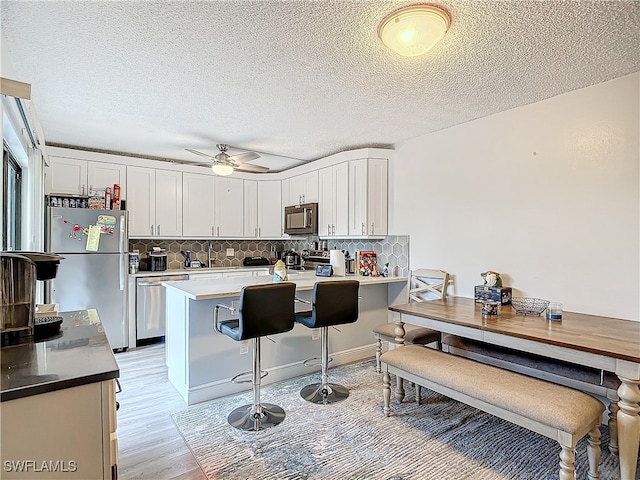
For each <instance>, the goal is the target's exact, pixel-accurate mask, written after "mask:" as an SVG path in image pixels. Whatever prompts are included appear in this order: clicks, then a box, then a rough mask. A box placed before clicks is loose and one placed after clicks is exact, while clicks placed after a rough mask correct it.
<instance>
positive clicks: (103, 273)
mask: <svg viewBox="0 0 640 480" xmlns="http://www.w3.org/2000/svg"><path fill="white" fill-rule="evenodd" d="M45 231H46V245H47V251H49V252H55V253H58V254H60V255H62V256H63V257H65V258H64V260H61V261H60V265H59V267H58V274H57V275H56V278H55V279H53V280H50V281H49V285H48V288H47V293H48V294H47V301H48V302H50V303H57V304H59V310H60V311H63V312H65V311H70V310H83V309H86V308H95V309H97V311H98V315H99V316H100V320H101V321H102V325H103V326H104V331H105V333H106V334H107V338H108V340H109V343H110V344H111V348H112V349H114V350H119V349H124V348H126V347H127V346H128V322H127V276H128V265H127V263H128V256H127V253H126V252H127V251H128V245H127V212H125V211H121V210H93V209H88V208H62V207H47V222H46V230H45Z"/></svg>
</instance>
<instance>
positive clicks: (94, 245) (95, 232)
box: [85, 225, 100, 252]
mask: <svg viewBox="0 0 640 480" xmlns="http://www.w3.org/2000/svg"><path fill="white" fill-rule="evenodd" d="M98 247H100V225H90V226H89V235H87V246H86V247H85V250H87V251H88V252H97V251H98Z"/></svg>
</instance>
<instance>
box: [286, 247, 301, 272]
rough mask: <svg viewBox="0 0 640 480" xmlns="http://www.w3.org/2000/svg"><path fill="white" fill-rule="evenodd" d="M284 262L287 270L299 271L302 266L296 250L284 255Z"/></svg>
mask: <svg viewBox="0 0 640 480" xmlns="http://www.w3.org/2000/svg"><path fill="white" fill-rule="evenodd" d="M282 261H283V262H284V264H285V266H286V267H287V268H294V269H297V268H299V267H300V266H301V265H302V260H301V258H300V254H298V252H296V251H295V250H289V251H287V252H284V253H283V254H282Z"/></svg>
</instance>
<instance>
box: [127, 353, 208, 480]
mask: <svg viewBox="0 0 640 480" xmlns="http://www.w3.org/2000/svg"><path fill="white" fill-rule="evenodd" d="M116 361H117V362H118V365H119V366H120V384H121V385H122V392H121V393H118V394H117V396H116V399H117V401H118V402H119V403H120V409H119V410H118V430H117V432H118V443H119V445H118V451H119V455H120V458H119V478H120V479H122V480H133V479H153V480H169V479H177V480H192V479H193V480H206V477H205V475H204V473H203V472H202V470H201V469H200V466H199V465H198V463H197V462H196V460H195V458H194V457H193V455H192V454H191V451H190V450H189V448H188V447H187V445H186V444H185V443H184V440H183V439H182V437H181V436H180V434H179V433H178V429H177V428H176V426H175V424H174V423H173V420H172V419H171V414H172V413H175V412H178V411H180V410H185V409H186V408H187V405H186V404H185V403H184V401H183V400H182V397H180V395H178V392H177V391H176V390H175V389H174V388H173V386H172V385H171V384H170V383H169V380H168V379H167V367H166V366H165V364H164V344H155V345H151V346H146V347H142V348H138V349H136V350H131V351H127V352H122V353H117V354H116Z"/></svg>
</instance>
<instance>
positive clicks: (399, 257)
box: [129, 235, 409, 276]
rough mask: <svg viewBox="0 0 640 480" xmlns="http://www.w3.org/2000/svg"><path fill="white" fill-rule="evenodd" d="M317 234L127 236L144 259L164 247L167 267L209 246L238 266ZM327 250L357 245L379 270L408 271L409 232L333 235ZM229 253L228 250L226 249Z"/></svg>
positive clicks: (307, 245)
mask: <svg viewBox="0 0 640 480" xmlns="http://www.w3.org/2000/svg"><path fill="white" fill-rule="evenodd" d="M314 241H318V238H317V237H313V236H311V237H307V238H304V239H295V240H139V239H138V240H130V241H129V251H130V252H131V251H133V250H138V251H139V252H140V258H141V259H143V260H144V259H146V258H147V252H149V251H151V250H152V247H160V248H163V249H164V250H166V251H167V262H168V264H167V265H168V268H169V269H170V270H175V269H179V268H182V267H184V257H183V256H182V254H181V253H180V251H181V250H182V251H185V252H186V251H187V250H190V251H191V259H192V260H200V261H201V262H202V263H203V264H205V265H206V264H207V261H208V249H209V247H210V248H211V260H212V263H213V265H212V266H218V267H239V266H242V260H243V259H244V258H245V257H258V256H260V257H266V258H271V257H272V252H277V253H278V254H279V253H282V252H285V251H287V250H291V249H293V250H296V251H297V252H300V251H302V250H308V249H311V248H312V244H313V242H314ZM227 249H233V255H229V256H227ZM327 249H328V250H333V249H337V250H345V251H348V252H349V253H350V255H351V257H352V258H353V256H354V255H355V251H356V249H359V250H372V251H374V252H376V253H377V255H378V270H379V271H382V268H383V267H384V264H385V263H387V262H389V270H390V272H391V273H392V274H394V275H402V276H405V275H409V236H408V235H389V236H387V237H385V238H384V239H383V240H349V239H336V240H328V241H327ZM229 253H230V252H229Z"/></svg>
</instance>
